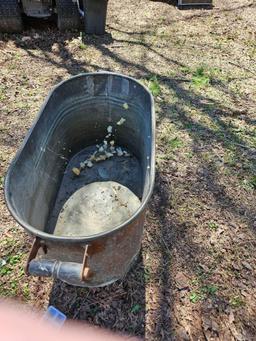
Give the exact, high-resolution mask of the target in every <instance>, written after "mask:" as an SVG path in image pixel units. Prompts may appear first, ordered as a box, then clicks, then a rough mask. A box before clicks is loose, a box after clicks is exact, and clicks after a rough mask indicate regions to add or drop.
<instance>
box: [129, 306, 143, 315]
mask: <svg viewBox="0 0 256 341" xmlns="http://www.w3.org/2000/svg"><path fill="white" fill-rule="evenodd" d="M140 310H141V305H140V304H135V305H134V306H133V307H132V309H131V313H133V314H136V313H138V312H139V311H140Z"/></svg>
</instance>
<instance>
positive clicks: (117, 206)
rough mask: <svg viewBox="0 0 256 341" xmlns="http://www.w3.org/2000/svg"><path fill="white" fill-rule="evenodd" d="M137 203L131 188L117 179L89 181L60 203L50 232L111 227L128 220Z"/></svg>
mask: <svg viewBox="0 0 256 341" xmlns="http://www.w3.org/2000/svg"><path fill="white" fill-rule="evenodd" d="M140 204H141V203H140V200H139V198H138V197H137V196H136V195H135V194H134V193H133V192H132V191H130V190H129V189H128V188H127V187H125V186H122V185H120V184H118V183H117V182H113V181H106V182H94V183H91V184H89V185H86V186H84V187H82V188H80V189H79V190H78V191H76V192H75V193H74V194H73V195H72V196H71V197H70V198H69V199H68V200H67V202H66V203H65V204H64V206H63V208H62V210H61V212H60V214H59V217H58V220H57V223H56V227H55V230H54V234H55V235H57V236H80V237H87V236H91V235H93V234H96V233H100V232H104V231H108V230H112V229H113V228H114V227H116V226H118V225H120V224H121V223H124V222H125V221H126V220H128V219H129V218H130V217H131V216H132V215H133V214H134V213H135V212H136V210H137V209H138V208H139V207H140Z"/></svg>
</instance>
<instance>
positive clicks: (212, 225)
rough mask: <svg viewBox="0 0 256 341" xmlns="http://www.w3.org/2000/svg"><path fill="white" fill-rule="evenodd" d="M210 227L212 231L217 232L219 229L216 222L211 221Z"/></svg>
mask: <svg viewBox="0 0 256 341" xmlns="http://www.w3.org/2000/svg"><path fill="white" fill-rule="evenodd" d="M208 227H209V228H210V229H211V230H215V231H216V230H217V229H218V227H219V225H218V224H217V223H216V222H215V221H213V220H211V221H209V222H208Z"/></svg>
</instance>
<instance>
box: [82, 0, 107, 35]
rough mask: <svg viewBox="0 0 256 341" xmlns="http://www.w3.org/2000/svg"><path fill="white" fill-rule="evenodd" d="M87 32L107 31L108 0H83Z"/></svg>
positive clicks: (99, 32)
mask: <svg viewBox="0 0 256 341" xmlns="http://www.w3.org/2000/svg"><path fill="white" fill-rule="evenodd" d="M83 3H84V24H85V33H86V34H96V35H101V34H104V33H105V27H106V17H107V7H108V0H83Z"/></svg>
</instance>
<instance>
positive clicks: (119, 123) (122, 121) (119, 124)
mask: <svg viewBox="0 0 256 341" xmlns="http://www.w3.org/2000/svg"><path fill="white" fill-rule="evenodd" d="M125 121H126V119H125V118H123V117H121V119H120V120H119V121H118V122H117V123H116V124H117V125H118V126H121V125H122V124H123V123H124V122H125Z"/></svg>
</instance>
